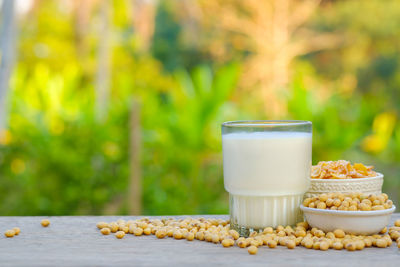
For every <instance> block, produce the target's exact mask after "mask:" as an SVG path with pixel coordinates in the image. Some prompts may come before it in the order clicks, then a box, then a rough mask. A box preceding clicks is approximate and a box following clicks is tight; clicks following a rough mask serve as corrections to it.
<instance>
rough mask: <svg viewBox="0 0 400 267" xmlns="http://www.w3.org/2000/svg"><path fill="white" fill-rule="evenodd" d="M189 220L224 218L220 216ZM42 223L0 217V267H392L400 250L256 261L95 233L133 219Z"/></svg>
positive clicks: (298, 251)
mask: <svg viewBox="0 0 400 267" xmlns="http://www.w3.org/2000/svg"><path fill="white" fill-rule="evenodd" d="M150 217H151V216H150ZM163 217H167V216H163ZM169 217H175V218H178V217H186V216H169ZM191 217H213V218H227V216H226V215H219V216H216V215H215V216H212V215H209V216H207V215H205V216H191ZM43 218H45V217H0V231H1V237H0V265H1V266H132V265H134V266H166V265H167V266H181V265H189V264H190V265H193V266H198V265H231V266H236V265H242V264H246V265H247V264H251V265H280V266H282V265H284V266H288V265H307V266H313V265H318V266H330V265H332V266H340V265H342V266H348V265H352V266H361V265H363V266H371V265H380V266H398V265H399V260H400V250H399V249H398V248H397V246H396V244H395V243H394V244H393V245H392V247H390V248H385V249H379V248H366V249H364V250H362V251H355V252H348V251H346V250H341V251H336V250H332V249H331V250H328V251H316V250H309V249H305V248H303V247H297V248H295V249H294V250H288V249H287V248H284V247H278V248H276V249H269V248H267V247H260V248H259V251H258V254H257V255H249V254H248V253H247V250H246V249H240V248H238V247H231V248H223V247H222V246H221V245H215V244H212V243H208V242H200V241H197V240H194V241H192V242H189V241H186V240H174V239H172V238H165V239H162V240H158V239H156V238H155V237H154V236H153V235H152V236H141V237H135V236H133V235H126V236H125V237H124V238H123V239H121V240H119V239H116V238H115V237H114V235H109V236H103V235H101V233H100V232H99V230H98V229H97V228H96V223H97V222H99V221H106V222H111V221H115V220H117V219H119V218H122V219H124V220H129V219H135V218H137V217H135V216H118V217H116V216H71V217H68V216H65V217H62V216H61V217H47V218H49V219H50V222H51V225H50V226H49V227H47V228H44V227H42V226H41V225H40V221H41V220H42V219H43ZM399 218H400V214H395V215H393V217H392V223H391V225H392V224H393V221H394V220H395V219H399ZM16 226H18V227H20V228H21V233H20V235H18V236H16V237H14V238H6V237H4V235H3V233H4V231H5V230H7V229H10V228H12V227H16Z"/></svg>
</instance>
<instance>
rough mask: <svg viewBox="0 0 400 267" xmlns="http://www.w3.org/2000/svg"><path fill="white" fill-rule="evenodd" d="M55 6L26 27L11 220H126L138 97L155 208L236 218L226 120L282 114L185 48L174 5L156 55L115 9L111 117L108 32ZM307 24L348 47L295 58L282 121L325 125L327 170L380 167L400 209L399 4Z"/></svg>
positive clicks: (34, 15) (4, 163) (329, 10)
mask: <svg viewBox="0 0 400 267" xmlns="http://www.w3.org/2000/svg"><path fill="white" fill-rule="evenodd" d="M56 2H57V1H46V2H43V1H42V2H41V4H40V5H38V6H36V7H35V9H34V10H33V11H32V12H31V13H30V14H28V15H25V17H22V18H20V29H21V30H20V33H19V42H18V44H19V47H18V58H19V59H18V63H17V65H16V68H15V69H14V73H13V77H12V82H11V90H10V93H9V96H8V102H9V127H8V129H7V130H6V131H5V132H3V133H2V134H1V138H0V175H1V179H0V212H1V214H2V215H44V214H49V215H51V214H52V215H61V214H63V215H66V214H71V215H73V214H110V213H117V214H126V213H127V212H128V206H129V203H127V202H126V198H127V193H128V191H127V188H128V185H129V182H130V181H129V172H130V170H129V149H128V148H129V134H130V126H129V118H130V111H131V107H132V102H133V100H135V101H138V102H139V103H140V104H141V105H140V106H141V132H142V147H143V149H142V176H143V189H142V190H143V213H144V214H184V213H186V214H195V213H226V212H228V204H227V203H228V200H227V194H226V192H225V190H224V188H223V179H222V160H221V159H222V155H221V140H220V123H222V122H223V121H227V120H236V119H274V118H270V117H269V116H268V114H265V113H264V112H263V110H262V107H260V106H259V102H257V101H255V100H254V98H253V97H254V96H250V95H248V94H247V93H246V92H243V91H238V90H236V88H237V82H238V79H239V77H240V73H241V67H240V65H241V64H240V62H231V63H229V64H227V65H225V66H222V67H216V66H219V65H220V64H218V62H213V61H212V60H211V59H210V58H209V57H208V56H207V55H205V54H204V51H200V50H199V49H198V48H197V47H191V46H188V44H187V43H184V42H182V34H183V33H182V27H183V26H184V25H182V24H180V23H181V22H180V21H179V20H178V19H177V17H176V16H175V15H174V14H175V13H174V12H175V11H174V10H173V8H174V5H170V4H167V1H162V2H161V4H160V5H159V6H158V8H157V12H156V15H155V24H156V27H155V33H154V37H153V42H152V45H151V48H150V50H149V52H148V53H143V52H139V51H138V41H137V38H136V37H135V34H134V33H135V29H134V27H133V26H132V23H131V22H130V21H129V16H128V15H127V12H126V9H127V4H126V2H125V1H122V0H118V1H114V2H113V3H114V6H113V7H114V17H113V21H112V22H113V30H114V32H115V34H116V35H117V36H116V37H115V39H117V42H114V44H113V58H112V66H111V67H112V70H113V71H112V77H111V80H112V83H111V96H110V99H109V105H108V115H107V117H106V118H105V119H103V120H99V119H98V118H97V117H96V114H95V96H94V82H93V81H94V77H95V75H96V67H97V65H96V51H97V44H98V43H99V42H101V41H102V39H101V36H99V35H96V34H93V32H91V31H90V30H89V31H88V33H87V35H85V36H84V38H83V39H82V38H81V37H79V36H77V33H76V28H74V25H75V23H76V22H75V21H74V15H73V12H67V11H65V10H63V9H62V8H60V7H59V6H58V5H57V3H56ZM308 23H309V24H310V25H311V26H312V27H313V28H315V30H318V31H320V32H338V33H339V34H340V35H341V36H343V38H344V42H343V44H342V45H341V46H340V47H338V48H337V49H332V50H327V51H319V52H315V53H312V54H308V55H306V56H303V57H301V58H298V59H296V60H295V62H293V64H292V66H291V69H292V70H293V73H292V77H291V81H290V86H289V88H288V90H286V91H285V93H283V94H282V96H281V97H282V98H284V100H285V102H286V103H287V114H282V117H284V118H287V119H306V120H311V121H313V125H314V132H313V133H314V140H313V142H314V143H313V145H314V146H313V162H314V163H316V162H317V161H320V160H336V159H341V158H343V159H349V160H351V161H353V162H364V163H366V164H373V165H375V166H376V169H377V170H378V171H380V172H383V173H384V174H385V184H384V190H385V191H387V192H389V194H390V196H391V197H392V198H393V199H394V201H395V203H397V204H398V199H399V193H400V181H399V179H398V173H399V172H400V166H399V164H398V163H399V162H400V125H399V124H398V122H397V118H398V116H399V113H400V104H399V103H400V91H399V85H400V76H399V75H400V74H399V73H400V72H399V68H400V64H399V63H400V58H399V55H398V54H399V53H398V50H399V40H400V39H399V38H397V37H398V31H397V29H398V28H399V26H400V6H399V5H398V4H397V3H396V1H388V2H387V3H385V5H382V4H381V3H380V1H368V2H365V1H334V2H331V3H330V4H329V7H326V6H322V7H321V9H320V10H319V12H315V15H314V16H313V17H312V19H311V20H310V21H309V22H308ZM75 26H76V25H75ZM78 37H79V38H78ZM82 53H84V54H85V56H82Z"/></svg>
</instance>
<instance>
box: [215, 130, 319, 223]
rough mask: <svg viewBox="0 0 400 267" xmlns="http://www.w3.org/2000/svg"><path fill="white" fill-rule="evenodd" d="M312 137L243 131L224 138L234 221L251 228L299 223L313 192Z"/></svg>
mask: <svg viewBox="0 0 400 267" xmlns="http://www.w3.org/2000/svg"><path fill="white" fill-rule="evenodd" d="M311 144H312V134H311V133H305V132H243V133H240V132H239V133H228V134H224V135H223V136H222V148H223V160H224V184H225V189H226V190H227V191H228V192H229V193H230V209H231V216H232V217H233V220H234V222H233V223H236V224H238V225H240V226H245V227H249V228H264V227H267V226H277V225H280V224H281V225H288V224H294V223H296V222H297V221H298V220H300V219H301V218H300V217H299V216H300V211H299V208H298V207H299V205H300V203H301V200H302V196H303V194H304V193H305V192H306V191H307V190H308V187H309V177H310V168H311Z"/></svg>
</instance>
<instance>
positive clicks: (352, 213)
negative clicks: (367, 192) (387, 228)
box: [300, 204, 396, 216]
mask: <svg viewBox="0 0 400 267" xmlns="http://www.w3.org/2000/svg"><path fill="white" fill-rule="evenodd" d="M300 209H301V210H302V211H303V212H305V213H316V214H332V215H346V216H347V215H350V216H376V215H387V214H392V213H393V212H394V211H395V210H396V206H395V205H393V206H392V207H391V208H390V209H385V210H371V211H361V210H357V211H348V210H323V209H316V208H309V207H304V206H303V204H301V205H300Z"/></svg>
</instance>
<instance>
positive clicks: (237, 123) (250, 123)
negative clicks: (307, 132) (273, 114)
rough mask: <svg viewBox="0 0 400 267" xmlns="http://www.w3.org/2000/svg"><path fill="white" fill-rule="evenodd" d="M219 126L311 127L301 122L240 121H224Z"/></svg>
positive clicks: (308, 123)
mask: <svg viewBox="0 0 400 267" xmlns="http://www.w3.org/2000/svg"><path fill="white" fill-rule="evenodd" d="M221 125H222V126H223V127H269V126H301V125H312V122H311V121H303V120H242V121H226V122H224V123H222V124H221Z"/></svg>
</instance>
